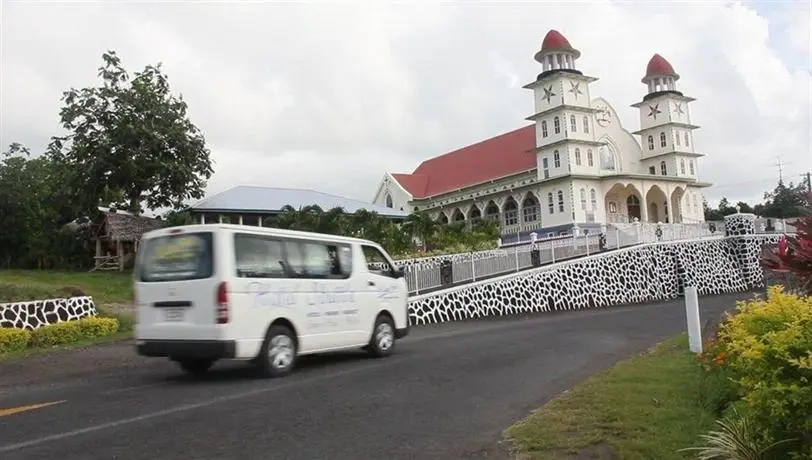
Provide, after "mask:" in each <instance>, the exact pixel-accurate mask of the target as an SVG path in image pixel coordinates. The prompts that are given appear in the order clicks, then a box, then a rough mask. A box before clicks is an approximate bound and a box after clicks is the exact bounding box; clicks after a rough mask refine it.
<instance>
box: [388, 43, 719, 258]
mask: <svg viewBox="0 0 812 460" xmlns="http://www.w3.org/2000/svg"><path fill="white" fill-rule="evenodd" d="M579 57H580V52H579V51H578V50H576V49H574V48H573V47H572V46H571V45H570V43H569V42H568V41H567V39H566V38H564V37H563V36H562V35H561V34H560V33H559V32H557V31H555V30H551V31H550V32H548V33H547V35H546V36H545V37H544V40H543V43H542V46H541V50H540V51H539V52H538V53H536V55H535V60H536V61H538V62H539V63H540V64H541V66H542V72H541V73H540V74H539V75H538V77H537V78H536V80H535V81H533V82H532V83H529V84H527V85H525V86H524V88H526V89H528V90H531V91H532V92H533V96H534V100H535V114H533V115H531V116H529V117H528V118H527V120H528V121H532V122H533V123H534V124H531V125H528V126H525V127H523V128H520V129H517V130H515V131H511V132H508V133H505V134H502V135H500V136H496V137H494V138H491V139H487V140H484V141H482V142H479V143H476V144H473V145H470V146H468V147H464V148H462V149H459V150H455V151H453V152H450V153H447V154H444V155H441V156H438V157H434V158H431V159H429V160H426V161H424V162H423V163H421V164H420V165H419V166H418V167H417V169H415V170H414V171H413V172H412V173H411V174H399V173H386V174H385V175H384V178H383V180H382V181H381V183H380V184H379V186H378V189H377V191H376V193H375V197H374V199H373V203H375V204H379V205H382V206H387V207H390V208H395V209H402V210H404V211H407V212H413V211H426V212H428V213H430V215H432V216H433V217H434V218H435V219H437V220H438V221H440V222H443V223H447V222H455V221H475V220H477V219H482V218H484V219H492V220H495V221H497V222H499V224H500V227H501V233H502V235H503V240H505V241H506V242H507V241H509V240H514V241H515V238H521V239H523V240H524V239H526V238H527V237H526V235H527V234H529V233H530V232H536V233H538V234H539V235H540V236H552V235H557V234H565V233H569V232H570V231H571V230H572V228H573V227H574V226H578V227H579V228H581V229H595V230H597V228H599V227H602V226H604V225H606V224H612V223H627V222H634V221H635V220H639V221H642V222H660V223H695V222H702V221H704V212H703V204H702V203H703V194H702V189H703V188H705V187H709V186H710V185H711V184H710V183H707V182H702V181H700V180H699V179H698V176H699V165H698V159H699V158H700V157H702V156H703V154H701V153H698V152H696V150H695V149H694V142H693V134H692V133H693V130H695V129H697V128H698V126H696V125H693V124H692V123H691V118H690V110H689V107H688V105H689V103H690V102H692V101H694V99H693V98H690V97H686V96H684V95H683V94H682V93H681V92H679V91H677V87H676V82H677V80H678V79H679V75H678V74H677V73H676V72H674V69H673V67H672V66H671V64H669V63H668V62H667V61H666V60H665V59H664V58H663V57H661V56H660V55H659V54H655V55H654V56H653V57H652V58H651V60H650V61H649V63H648V66H647V69H646V75H645V77H643V79H642V83H643V84H644V85H646V88H647V94H646V95H645V96H644V97H643V98H642V101H640V102H638V103H636V104H633V105H632V107H635V108H637V109H638V111H639V114H640V129H639V130H637V131H634V132H629V131H627V130H626V129H625V128H624V127H623V126H622V125H621V124H620V120H619V118H618V116H617V113H616V112H615V110H614V108H613V107H612V106H611V105H610V104H609V102H608V101H606V100H605V99H603V98H601V97H597V98H594V99H593V98H592V95H591V92H590V87H589V85H590V83H592V82H594V81H596V80H597V78H594V77H590V76H586V75H584V74H583V73H582V72H580V71H579V70H577V69H576V66H575V61H576V60H577V59H578V58H579ZM635 136H639V137H640V141H639V142H638V140H637V139H636V138H635Z"/></svg>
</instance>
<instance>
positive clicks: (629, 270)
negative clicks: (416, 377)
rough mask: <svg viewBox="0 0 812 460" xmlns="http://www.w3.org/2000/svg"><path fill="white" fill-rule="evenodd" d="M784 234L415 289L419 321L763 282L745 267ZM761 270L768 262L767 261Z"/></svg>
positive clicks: (635, 251) (655, 248)
mask: <svg viewBox="0 0 812 460" xmlns="http://www.w3.org/2000/svg"><path fill="white" fill-rule="evenodd" d="M775 239H777V236H772V235H770V236H766V235H765V236H747V237H738V238H724V239H721V238H720V239H711V240H697V241H680V242H669V243H656V244H651V245H644V246H638V247H633V248H627V249H621V250H618V251H612V252H609V253H604V254H599V255H595V256H592V257H587V258H583V259H578V260H574V261H569V262H562V263H559V264H555V265H550V266H547V267H542V268H538V269H534V270H529V271H525V272H521V273H516V274H511V275H506V276H503V277H500V278H496V279H491V280H487V281H482V282H478V283H472V284H468V285H465V286H461V287H458V288H453V289H450V290H447V291H443V292H441V293H430V294H425V295H420V296H415V297H414V298H412V299H411V300H410V303H409V317H410V322H411V324H413V325H420V324H430V323H440V322H446V321H455V320H462V319H468V318H479V317H484V316H500V315H514V314H521V313H528V312H542V311H552V310H576V309H584V308H597V307H608V306H612V305H623V304H633V303H641V302H651V301H657V300H666V299H673V298H676V297H677V296H678V295H679V294H680V293H681V291H682V288H683V287H684V286H686V285H694V286H696V287H697V290H698V291H699V293H700V294H719V293H728V292H739V291H743V290H746V289H748V288H755V287H760V281H758V282H757V281H756V280H755V279H754V277H753V276H745V274H747V273H755V272H756V270H755V269H753V268H752V267H747V270H743V266H742V265H743V264H745V263H748V264H755V265H758V261H757V259H755V260H754V259H753V258H752V257H751V254H754V253H755V254H757V253H758V251H760V248H761V246H762V245H763V244H764V243H769V242H771V241H773V240H775ZM759 270H760V268H759Z"/></svg>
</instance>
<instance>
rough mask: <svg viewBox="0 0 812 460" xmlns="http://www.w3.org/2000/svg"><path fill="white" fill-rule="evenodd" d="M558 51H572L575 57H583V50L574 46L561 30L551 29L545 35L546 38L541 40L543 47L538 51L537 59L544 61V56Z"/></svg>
mask: <svg viewBox="0 0 812 460" xmlns="http://www.w3.org/2000/svg"><path fill="white" fill-rule="evenodd" d="M556 51H563V52H565V53H570V54H571V55H572V56H573V57H574V58H575V59H578V58H579V57H581V52H580V51H578V50H577V49H575V48H573V47H572V45H570V42H569V40H567V38H566V37H564V36H563V35H561V32H559V31H557V30H555V29H550V31H549V32H547V35H545V36H544V40H542V41H541V49H540V50H539V51H538V52H537V53H536V56H535V59H536V61H538V62H542V56H545V55H547V54H550V53H555V52H556Z"/></svg>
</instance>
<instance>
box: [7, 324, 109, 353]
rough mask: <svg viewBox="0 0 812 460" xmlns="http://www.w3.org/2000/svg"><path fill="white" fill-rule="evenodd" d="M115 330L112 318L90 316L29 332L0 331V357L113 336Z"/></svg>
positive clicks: (21, 330) (19, 330)
mask: <svg viewBox="0 0 812 460" xmlns="http://www.w3.org/2000/svg"><path fill="white" fill-rule="evenodd" d="M118 330H119V322H118V320H117V319H116V318H105V317H101V316H90V317H87V318H82V319H80V320H76V321H65V322H61V323H56V324H51V325H48V326H43V327H40V328H38V329H34V330H33V331H28V330H25V329H15V328H2V329H0V353H11V352H15V351H21V350H24V349H26V348H35V347H53V346H56V345H67V344H71V343H75V342H80V341H84V340H94V339H99V338H102V337H106V336H108V335H111V334H114V333H116V332H118Z"/></svg>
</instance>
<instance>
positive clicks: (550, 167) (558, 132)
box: [524, 30, 602, 227]
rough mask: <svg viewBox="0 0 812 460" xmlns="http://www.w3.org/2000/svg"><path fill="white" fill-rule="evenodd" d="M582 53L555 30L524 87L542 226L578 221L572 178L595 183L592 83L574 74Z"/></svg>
mask: <svg viewBox="0 0 812 460" xmlns="http://www.w3.org/2000/svg"><path fill="white" fill-rule="evenodd" d="M580 56H581V52H580V51H578V50H577V49H575V48H573V47H572V45H570V43H569V41H568V40H567V39H566V38H564V36H563V35H561V33H560V32H558V31H557V30H550V31H549V32H548V33H547V35H546V36H545V37H544V40H543V41H542V44H541V49H540V50H539V51H538V52H537V53H536V55H535V60H536V61H537V62H539V63H540V64H541V66H542V72H541V73H540V74H538V76H537V77H536V80H535V81H534V82H532V83H529V84H527V85H525V86H524V88H526V89H530V90H532V91H533V94H534V99H535V114H533V115H531V116H529V117H527V118H526V119H527V120H530V121H533V122H535V124H536V149H535V155H536V165H537V167H538V179H539V181H540V185H541V187H540V191H539V193H540V196H539V198H540V201H541V208H542V219H543V221H544V222H545V227H546V226H559V225H567V224H571V223H573V222H575V221H576V209H575V206H573V198H574V197H573V191H572V181H571V175H572V174H578V175H590V176H595V177H596V178H597V177H598V174H599V166H600V164H599V163H600V159H599V158H598V148H599V147H600V145H602V144H600V143H598V142H596V141H595V136H594V133H595V113H596V110H595V109H593V108H592V106H591V102H590V101H591V96H590V91H589V84H590V83H592V82H594V81H597V80H598V79H597V78H595V77H589V76H586V75H584V74H583V73H582V72H581V71H579V70H577V69H576V68H575V61H576V60H577V59H578V58H579V57H580Z"/></svg>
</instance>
